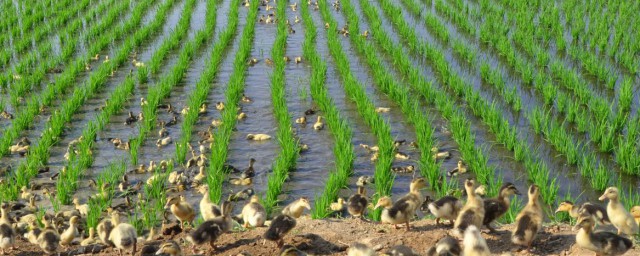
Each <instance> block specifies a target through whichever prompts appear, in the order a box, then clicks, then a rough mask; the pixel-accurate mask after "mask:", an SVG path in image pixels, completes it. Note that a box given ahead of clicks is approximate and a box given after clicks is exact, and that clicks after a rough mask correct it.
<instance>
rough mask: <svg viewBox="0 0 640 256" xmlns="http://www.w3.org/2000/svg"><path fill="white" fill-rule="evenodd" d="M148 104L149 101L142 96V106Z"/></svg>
mask: <svg viewBox="0 0 640 256" xmlns="http://www.w3.org/2000/svg"><path fill="white" fill-rule="evenodd" d="M146 105H149V101H147V100H146V99H145V98H140V106H141V107H144V106H146Z"/></svg>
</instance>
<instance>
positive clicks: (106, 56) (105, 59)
mask: <svg viewBox="0 0 640 256" xmlns="http://www.w3.org/2000/svg"><path fill="white" fill-rule="evenodd" d="M108 62H109V55H105V56H104V61H102V63H108Z"/></svg>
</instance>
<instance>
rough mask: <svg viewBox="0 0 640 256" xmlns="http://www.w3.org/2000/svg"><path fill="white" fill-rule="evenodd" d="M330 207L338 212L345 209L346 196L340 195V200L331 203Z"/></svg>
mask: <svg viewBox="0 0 640 256" xmlns="http://www.w3.org/2000/svg"><path fill="white" fill-rule="evenodd" d="M329 208H330V209H331V210H332V211H336V212H341V211H343V210H344V198H342V197H338V200H337V201H336V202H333V203H331V205H329Z"/></svg>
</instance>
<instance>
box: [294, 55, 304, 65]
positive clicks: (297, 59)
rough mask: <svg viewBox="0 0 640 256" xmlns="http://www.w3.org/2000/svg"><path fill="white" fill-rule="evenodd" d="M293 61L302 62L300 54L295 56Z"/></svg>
mask: <svg viewBox="0 0 640 256" xmlns="http://www.w3.org/2000/svg"><path fill="white" fill-rule="evenodd" d="M294 61H295V62H296V64H298V63H300V62H302V56H298V57H295V59H294Z"/></svg>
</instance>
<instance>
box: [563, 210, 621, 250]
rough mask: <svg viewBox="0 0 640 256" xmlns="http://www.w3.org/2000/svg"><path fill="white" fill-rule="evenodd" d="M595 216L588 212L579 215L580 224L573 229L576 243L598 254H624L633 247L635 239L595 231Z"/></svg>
mask: <svg viewBox="0 0 640 256" xmlns="http://www.w3.org/2000/svg"><path fill="white" fill-rule="evenodd" d="M594 225H595V221H594V218H593V217H592V216H589V214H588V213H585V214H582V215H580V216H579V217H578V224H576V226H575V227H574V228H573V230H579V231H578V234H576V244H578V246H580V247H581V248H584V249H587V250H590V251H594V252H595V253H596V255H607V256H613V255H622V254H624V253H625V252H627V251H628V250H629V249H631V247H633V241H631V240H630V239H627V238H625V237H622V236H619V235H616V234H614V233H611V232H607V231H600V232H594V230H593V226H594Z"/></svg>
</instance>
